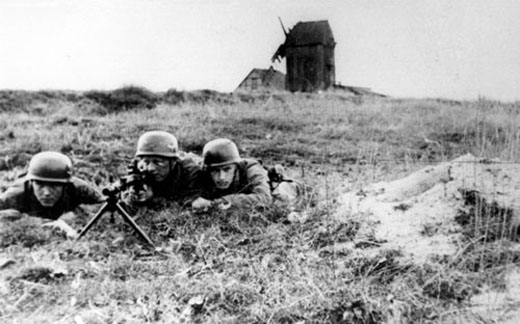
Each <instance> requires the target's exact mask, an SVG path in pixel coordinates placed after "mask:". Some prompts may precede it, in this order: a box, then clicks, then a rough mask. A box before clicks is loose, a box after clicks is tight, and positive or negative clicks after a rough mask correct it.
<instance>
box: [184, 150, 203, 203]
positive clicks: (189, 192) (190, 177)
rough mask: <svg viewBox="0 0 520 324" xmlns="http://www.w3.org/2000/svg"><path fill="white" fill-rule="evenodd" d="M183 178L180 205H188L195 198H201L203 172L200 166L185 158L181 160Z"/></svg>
mask: <svg viewBox="0 0 520 324" xmlns="http://www.w3.org/2000/svg"><path fill="white" fill-rule="evenodd" d="M181 163H182V166H183V170H184V171H183V173H184V174H183V178H184V181H183V182H184V183H185V187H184V188H183V193H182V198H181V201H180V203H181V205H183V206H186V205H190V204H191V203H192V202H193V201H195V200H196V199H197V198H199V197H201V195H202V191H203V188H204V186H203V172H202V167H201V166H200V164H198V163H196V162H195V161H194V160H193V159H191V158H187V159H184V160H182V162H181Z"/></svg>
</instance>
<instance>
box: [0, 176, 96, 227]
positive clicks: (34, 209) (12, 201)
mask: <svg viewBox="0 0 520 324" xmlns="http://www.w3.org/2000/svg"><path fill="white" fill-rule="evenodd" d="M64 185H65V188H64V190H63V195H62V197H61V199H60V200H59V201H58V202H57V203H56V205H54V206H53V207H50V208H48V207H44V206H42V205H41V204H40V202H39V201H38V199H36V196H35V195H34V193H33V190H32V186H31V182H30V181H29V180H25V181H21V182H18V183H16V184H14V185H13V186H12V187H10V188H9V189H7V190H6V191H5V192H4V193H2V194H1V195H0V210H4V209H16V210H18V211H19V212H21V213H25V214H28V215H30V216H38V217H42V218H48V219H58V218H59V217H60V216H61V215H62V214H63V213H65V212H69V211H73V210H74V209H76V208H77V207H78V206H79V205H81V204H96V203H100V202H103V201H104V200H105V198H104V197H103V195H102V194H101V193H100V192H99V191H98V190H97V189H96V188H94V187H93V186H91V185H90V184H88V183H87V182H86V181H84V180H81V179H79V178H76V177H73V178H72V179H71V182H70V183H66V184H64Z"/></svg>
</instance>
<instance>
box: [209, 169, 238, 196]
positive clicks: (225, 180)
mask: <svg viewBox="0 0 520 324" xmlns="http://www.w3.org/2000/svg"><path fill="white" fill-rule="evenodd" d="M236 171H237V165H236V164H228V165H223V166H220V167H214V168H211V169H210V170H209V173H210V175H211V179H213V183H214V184H215V187H217V189H220V190H223V189H227V188H229V186H231V184H232V183H233V179H234V178H235V172H236Z"/></svg>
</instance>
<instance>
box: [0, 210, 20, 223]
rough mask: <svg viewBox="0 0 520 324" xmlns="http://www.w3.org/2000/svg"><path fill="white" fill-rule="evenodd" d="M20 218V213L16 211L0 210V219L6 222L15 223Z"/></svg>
mask: <svg viewBox="0 0 520 324" xmlns="http://www.w3.org/2000/svg"><path fill="white" fill-rule="evenodd" d="M20 218H22V213H20V212H19V211H18V210H16V209H6V210H0V219H1V220H6V221H15V220H19V219H20Z"/></svg>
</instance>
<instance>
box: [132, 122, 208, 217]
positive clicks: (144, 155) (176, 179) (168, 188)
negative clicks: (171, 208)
mask: <svg viewBox="0 0 520 324" xmlns="http://www.w3.org/2000/svg"><path fill="white" fill-rule="evenodd" d="M135 156H136V158H137V159H138V160H139V161H138V164H137V165H138V168H139V170H140V171H141V172H146V173H147V174H148V175H149V177H150V178H151V183H150V184H149V188H148V190H144V191H141V192H135V191H133V189H132V188H131V189H130V191H129V192H127V193H124V195H123V200H124V201H125V203H126V204H127V205H129V206H131V207H132V206H139V205H140V204H145V203H148V202H149V201H151V200H152V198H156V197H158V198H165V199H166V200H171V201H176V202H179V203H180V204H181V205H184V204H185V203H189V202H191V201H192V200H193V199H194V197H195V196H198V195H199V194H200V191H201V175H202V169H201V167H200V165H199V164H197V163H196V162H195V161H194V160H193V159H191V158H189V157H185V158H182V157H181V155H180V153H179V145H178V142H177V138H176V137H175V136H174V135H172V134H170V133H168V132H165V131H149V132H146V133H144V134H143V135H141V137H140V138H139V140H138V141H137V151H136V154H135Z"/></svg>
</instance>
